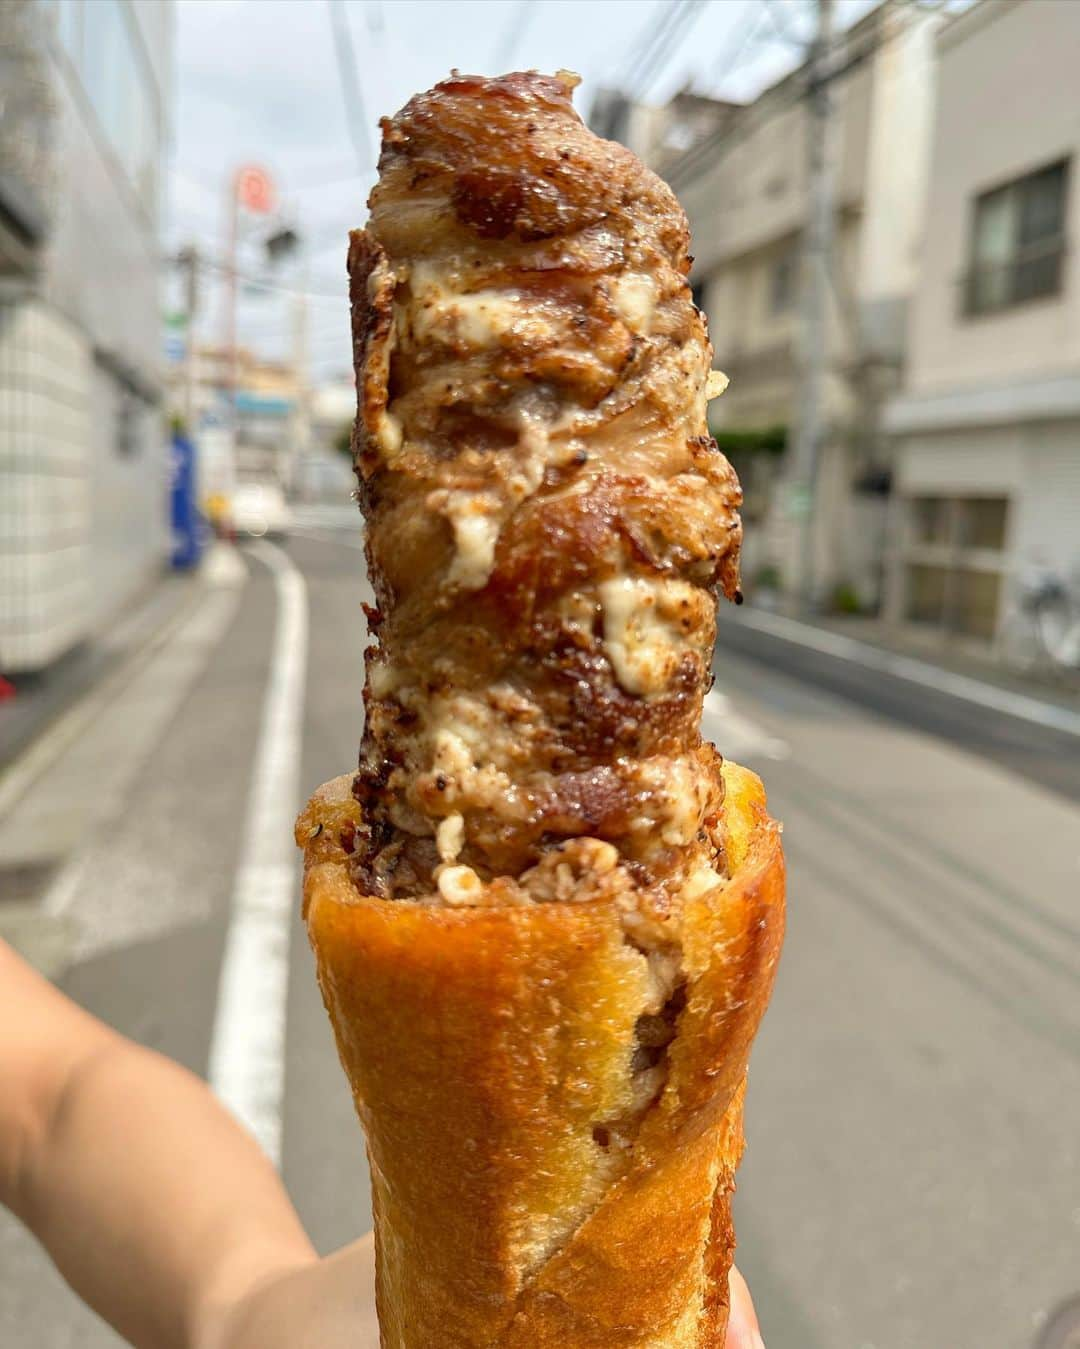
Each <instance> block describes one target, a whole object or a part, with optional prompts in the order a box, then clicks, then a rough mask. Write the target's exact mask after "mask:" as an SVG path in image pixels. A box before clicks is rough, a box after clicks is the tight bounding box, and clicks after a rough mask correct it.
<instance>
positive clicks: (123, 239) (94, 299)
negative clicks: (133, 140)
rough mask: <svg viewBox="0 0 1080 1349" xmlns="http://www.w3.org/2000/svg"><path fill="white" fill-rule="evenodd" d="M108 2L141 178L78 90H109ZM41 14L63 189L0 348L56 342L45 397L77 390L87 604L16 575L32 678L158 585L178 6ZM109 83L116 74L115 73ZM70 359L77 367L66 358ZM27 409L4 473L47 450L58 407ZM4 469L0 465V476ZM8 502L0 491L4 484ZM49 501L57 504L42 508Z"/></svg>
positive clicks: (68, 3) (12, 434)
mask: <svg viewBox="0 0 1080 1349" xmlns="http://www.w3.org/2000/svg"><path fill="white" fill-rule="evenodd" d="M106 3H109V4H110V6H111V8H110V10H109V11H108V13H109V16H110V18H109V22H111V23H112V24H113V30H112V31H113V32H115V31H116V25H117V24H123V25H127V26H126V28H123V29H122V30H121V31H122V32H124V33H125V34H126V35H127V37H126V42H127V46H126V47H125V48H124V50H125V52H126V53H128V54H130V55H132V58H133V61H134V63H135V66H136V68H137V69H138V70H140V71H141V72H142V81H143V82H142V85H141V88H143V89H144V90H145V91H146V96H145V98H144V100H143V103H142V105H141V106H142V107H144V108H145V110H146V118H145V119H144V123H143V124H142V125H141V126H139V127H134V128H133V127H132V125H131V123H130V121H128V122H126V123H125V122H120V123H119V125H120V127H121V130H122V132H123V133H124V134H127V133H131V134H134V135H135V136H137V137H138V136H141V137H143V138H144V139H143V141H142V142H141V144H142V145H143V146H145V147H147V155H145V156H144V157H143V158H144V160H147V162H148V163H149V164H150V167H151V169H152V172H151V173H150V175H149V176H147V174H145V173H144V174H143V175H142V176H141V177H138V178H136V177H134V176H133V174H132V172H131V168H130V161H129V162H128V163H127V164H125V161H124V158H123V154H122V147H119V146H118V144H117V142H116V139H115V125H116V124H115V122H114V135H113V136H112V137H110V135H109V134H108V128H107V127H106V125H105V122H104V120H103V116H102V114H101V108H100V104H95V103H94V102H93V101H92V99H91V97H90V93H89V92H88V82H93V81H95V80H96V81H97V86H98V89H99V97H100V89H101V87H102V84H103V81H104V85H105V87H106V89H108V88H109V87H110V81H109V80H105V78H104V76H103V74H102V69H101V66H100V62H98V63H97V65H96V66H95V63H94V60H93V59H92V58H91V56H90V53H92V52H94V51H95V50H97V48H95V43H98V44H99V45H100V32H101V29H100V28H98V27H97V26H98V25H100V24H102V23H103V22H104V16H105V13H106V11H105V8H104V6H105V4H106ZM41 16H42V20H43V30H42V41H43V43H44V45H45V46H46V48H47V51H48V54H49V69H50V71H51V78H52V84H53V91H54V102H55V107H56V123H55V128H54V132H53V155H54V170H55V173H54V176H55V179H56V182H57V183H58V185H59V190H57V191H56V192H55V193H54V194H53V200H52V201H51V202H50V203H49V205H50V217H51V218H50V230H49V238H48V243H47V246H46V248H45V251H44V256H43V258H42V265H41V267H40V269H39V272H38V274H37V276H36V277H33V278H28V280H27V282H26V289H25V293H24V294H23V296H22V297H21V298H18V297H16V298H15V299H14V301H13V304H14V305H15V306H16V307H20V306H21V307H23V308H24V309H25V310H26V321H25V322H20V321H19V318H18V316H17V315H14V314H12V315H9V320H10V321H9V324H8V337H7V340H8V343H9V345H10V346H11V348H12V350H13V351H15V352H16V354H17V350H18V348H19V346H20V343H21V344H22V346H23V347H24V348H25V351H24V353H23V355H22V356H17V361H18V362H21V365H19V368H20V369H28V366H27V361H28V360H31V359H32V360H37V359H38V358H37V356H36V355H35V354H34V352H35V344H36V345H40V341H39V338H38V336H36V334H39V333H40V332H47V333H48V334H51V336H50V338H49V341H48V343H46V345H48V346H49V347H50V350H52V351H53V352H55V351H59V350H61V348H63V349H64V350H66V351H68V356H69V358H70V359H69V360H68V365H69V367H70V370H69V372H68V374H64V373H63V372H61V371H57V370H55V369H54V370H53V374H52V376H51V377H50V378H51V379H52V387H60V386H63V387H65V388H69V391H70V388H74V387H76V386H77V387H78V390H79V394H78V397H79V400H80V404H81V406H83V407H84V408H85V417H84V419H83V421H82V423H81V426H82V430H81V432H80V435H81V436H82V437H83V442H82V444H81V446H80V447H79V458H80V468H79V481H80V484H81V487H80V493H81V495H80V500H81V502H82V506H81V508H80V509H81V519H80V523H79V529H78V532H79V535H80V539H81V543H80V547H81V548H82V549H83V550H84V552H83V554H82V555H81V556H80V562H79V565H78V571H79V573H80V581H79V584H80V585H81V586H82V587H83V590H84V592H85V593H83V594H82V595H81V598H80V599H79V602H78V603H74V602H72V600H71V595H70V591H71V585H72V584H73V583H72V582H70V581H69V580H66V579H65V581H64V583H63V585H61V584H60V580H59V578H60V577H61V575H62V574H64V575H66V571H65V568H63V567H61V566H60V564H59V562H57V564H56V565H53V564H51V563H50V564H48V565H46V564H45V563H44V562H42V563H41V566H39V567H37V569H36V570H35V571H34V576H35V577H36V578H37V579H36V582H35V584H34V585H30V584H29V580H28V578H29V576H30V573H29V572H27V573H26V574H25V576H24V578H23V580H24V582H25V584H24V585H23V587H22V589H21V590H20V594H21V596H22V599H21V601H20V603H21V606H22V607H21V609H20V611H19V613H18V614H9V615H8V618H7V620H6V623H7V627H8V631H9V632H12V631H15V630H16V629H17V630H18V631H19V632H21V633H23V634H24V636H25V635H26V634H27V633H30V632H31V630H32V629H33V628H34V625H35V624H37V625H38V627H39V628H40V633H39V634H38V636H37V637H35V638H34V639H33V640H32V641H29V644H27V642H25V641H24V642H23V644H22V646H21V647H20V650H23V651H24V652H25V658H20V659H21V660H22V664H23V665H24V666H27V668H29V665H40V664H42V663H44V662H45V661H47V660H49V659H52V658H54V657H55V656H57V655H59V654H61V653H62V651H63V650H64V649H66V647H68V646H70V645H71V644H72V643H73V642H75V641H77V640H80V639H81V638H84V637H88V636H92V635H93V634H94V632H95V631H98V630H99V629H100V627H101V625H102V624H103V623H106V622H107V621H109V620H110V619H111V617H112V616H113V615H115V614H116V612H117V611H118V610H119V609H120V608H121V607H122V606H123V605H124V604H125V603H126V602H128V601H129V600H130V599H131V597H132V596H133V595H135V594H136V593H137V592H138V591H139V590H141V589H142V588H144V587H145V586H146V585H147V584H148V583H149V582H150V581H151V580H152V578H153V577H154V576H156V575H157V574H159V573H160V570H161V568H162V567H163V565H164V564H165V561H166V558H167V555H168V546H169V534H168V524H167V521H168V514H167V512H168V496H167V493H168V438H167V429H166V425H165V420H164V408H163V405H162V404H155V403H154V402H153V401H152V400H153V394H154V391H155V390H156V389H157V388H158V386H159V384H160V372H159V350H160V322H161V320H160V300H159V290H160V281H161V261H160V244H159V238H158V223H159V219H158V217H159V203H160V182H161V173H162V164H163V152H164V129H165V126H166V124H167V113H168V104H169V95H170V81H171V76H170V74H169V72H170V69H171V60H172V29H173V7H172V4H171V0H119V5H115V4H114V3H113V0H83V3H82V4H81V7H80V5H79V0H59V5H57V4H50V5H42V6H41ZM92 26H93V27H92ZM112 74H113V77H115V75H116V69H115V67H113V68H112ZM155 145H156V151H155V153H154V154H153V155H152V156H151V155H150V149H151V148H152V147H154V146H155ZM148 156H149V158H147V157H148ZM155 179H156V186H155ZM60 335H62V336H60ZM54 339H55V340H54ZM27 343H29V345H27ZM76 349H77V350H78V356H77V358H76V357H75V356H74V355H72V352H73V351H74V350H76ZM13 359H16V358H15V357H13ZM39 364H40V362H39ZM76 367H77V369H76ZM11 368H12V369H14V368H15V367H14V366H12V367H11ZM20 378H21V377H20ZM27 380H30V382H31V383H32V379H31V377H30V376H29V375H27V376H26V377H25V379H24V381H23V385H20V386H19V387H14V386H13V387H12V388H11V389H10V394H11V397H13V398H19V397H23V396H24V395H25V393H26V390H27V388H28V387H29V386H28V385H27V384H26V381H27ZM24 386H25V387H24ZM69 386H70V387H69ZM65 396H66V395H65ZM54 401H55V400H54ZM35 407H36V408H37V414H35V415H38V414H40V419H41V420H39V421H34V420H33V419H32V418H31V419H29V420H28V419H27V418H26V417H22V418H20V419H19V420H18V422H17V423H16V422H9V423H8V424H7V426H6V427H5V426H4V424H3V423H0V438H2V439H3V441H4V444H3V445H0V461H6V462H9V463H13V462H15V461H16V460H18V462H20V463H25V462H27V460H28V459H29V461H30V462H31V463H32V462H33V460H34V447H35V446H40V445H45V444H47V443H50V442H51V440H52V439H54V438H55V433H54V429H53V422H54V420H55V415H58V414H56V408H55V407H53V406H52V405H51V404H48V405H47V402H43V401H42V400H41V399H38V400H37V402H36V403H35ZM34 471H35V472H36V473H37V474H38V477H39V478H40V481H39V482H38V483H37V484H36V486H34V487H33V489H32V491H33V496H34V499H35V501H36V503H37V506H36V507H35V509H38V511H39V514H40V512H41V511H47V510H48V509H56V510H57V511H58V512H59V513H60V514H63V513H64V508H63V506H62V505H61V501H60V496H63V490H62V487H61V484H60V481H59V478H58V476H57V474H56V473H53V472H52V469H51V468H50V465H49V462H48V461H47V460H45V459H43V460H41V462H40V465H39V467H38V468H37V469H35V470H34ZM5 473H6V470H5V469H4V467H3V465H2V463H0V476H3V475H4V474H5ZM3 490H5V484H4V483H3V482H0V491H3ZM9 490H13V489H9ZM21 490H23V492H24V493H30V492H31V487H30V484H29V483H28V482H23V483H22V484H21ZM58 493H59V494H60V495H59V496H58V495H57V494H58ZM27 499H29V497H27ZM64 500H67V498H66V497H65V498H64ZM48 501H52V502H53V506H51V507H50V506H47V504H46V503H47V502H48ZM68 561H70V558H69V559H68ZM58 605H66V606H68V609H69V613H68V616H67V621H66V622H65V623H63V624H58V623H57V622H55V621H54V618H55V613H56V611H57V606H58ZM4 622H5V620H3V619H2V618H0V663H4V664H5V665H6V668H8V669H14V668H16V667H17V662H16V661H14V660H13V659H12V657H11V655H10V645H11V644H10V642H9V643H8V644H7V645H8V647H9V654H8V655H5V654H4V649H3V648H4V645H5V642H4V637H5V632H4ZM20 640H22V639H20ZM27 663H29V665H27Z"/></svg>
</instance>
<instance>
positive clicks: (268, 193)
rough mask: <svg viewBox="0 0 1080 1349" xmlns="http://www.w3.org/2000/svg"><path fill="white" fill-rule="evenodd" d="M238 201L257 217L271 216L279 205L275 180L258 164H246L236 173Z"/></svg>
mask: <svg viewBox="0 0 1080 1349" xmlns="http://www.w3.org/2000/svg"><path fill="white" fill-rule="evenodd" d="M236 200H237V201H238V202H239V203H240V205H241V206H243V207H244V208H245V209H246V210H248V211H252V212H254V213H255V214H256V215H269V214H270V212H271V211H272V210H273V209H274V207H275V206H276V205H277V190H276V189H275V187H274V180H273V179H272V178H271V177H270V175H269V173H267V171H266V170H265V169H263V168H260V167H259V166H258V165H257V164H245V165H244V167H243V168H241V169H237V171H236Z"/></svg>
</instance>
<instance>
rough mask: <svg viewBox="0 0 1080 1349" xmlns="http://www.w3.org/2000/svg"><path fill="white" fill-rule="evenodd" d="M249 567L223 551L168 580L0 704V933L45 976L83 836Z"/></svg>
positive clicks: (116, 795) (105, 819)
mask: <svg viewBox="0 0 1080 1349" xmlns="http://www.w3.org/2000/svg"><path fill="white" fill-rule="evenodd" d="M246 576H247V570H246V568H245V566H244V563H243V562H242V560H241V559H240V558H239V557H238V556H237V555H236V554H235V553H234V552H233V551H232V550H231V549H224V550H223V551H222V552H221V553H211V554H210V555H209V556H208V558H207V561H206V562H205V563H204V566H203V568H202V570H201V572H200V573H197V574H194V575H186V576H170V577H166V578H164V579H163V580H162V582H161V583H160V584H159V585H157V586H155V587H154V589H153V590H152V591H151V592H150V593H149V594H148V595H147V596H145V597H144V599H143V602H142V603H141V604H139V605H137V606H136V607H135V608H133V609H132V611H131V612H130V613H129V614H126V615H125V616H124V617H123V619H122V620H121V621H120V622H119V623H117V625H116V626H115V627H114V628H113V629H112V630H111V631H110V632H109V633H108V634H106V635H105V636H104V637H103V638H102V639H101V640H100V641H99V642H97V643H95V644H93V646H92V647H91V646H88V647H87V649H86V650H84V651H82V652H79V653H76V655H75V657H74V658H72V659H70V660H69V661H66V662H63V663H62V665H61V667H55V668H54V669H52V670H50V671H48V672H47V674H46V675H45V676H43V677H42V678H41V679H40V680H39V681H36V682H35V683H34V684H32V685H31V687H30V688H29V689H28V690H26V691H25V701H23V698H24V695H23V694H20V695H19V697H18V698H17V699H15V700H14V701H13V702H11V703H9V704H7V705H6V706H4V707H3V708H2V709H0V711H2V712H3V714H4V715H3V720H2V722H0V737H2V740H0V744H2V745H3V749H4V751H5V753H6V755H8V756H9V757H8V758H7V761H6V763H4V764H3V766H2V768H0V936H3V937H4V938H5V939H7V940H8V941H10V942H11V943H12V944H13V945H14V946H16V948H17V949H19V950H21V951H22V952H23V954H24V955H26V956H27V958H28V959H30V960H31V962H32V963H33V964H35V965H37V966H38V967H39V968H41V969H43V970H44V971H46V972H47V973H50V974H53V973H55V972H57V971H58V970H60V969H62V968H63V967H64V965H65V964H66V963H67V961H68V960H69V958H70V957H71V956H72V954H73V953H74V952H75V944H76V943H75V937H76V932H75V928H74V927H73V926H72V924H71V923H70V921H69V915H68V912H67V911H68V908H69V907H70V900H71V897H72V895H73V894H74V893H75V892H77V890H78V889H79V887H80V884H81V881H82V877H81V875H80V872H79V865H78V864H79V859H80V858H81V857H82V856H83V855H84V851H85V843H86V840H87V839H88V838H90V837H92V836H94V835H95V834H97V835H100V834H101V832H102V831H103V830H104V829H107V828H108V827H110V826H111V825H112V824H114V823H115V818H114V817H118V816H119V814H120V812H121V811H122V809H123V808H124V805H125V802H126V800H127V792H128V789H129V787H130V784H131V782H132V781H133V780H134V777H135V775H136V774H137V772H138V771H139V769H140V767H141V766H142V765H143V763H145V761H146V758H147V756H148V754H150V753H151V752H152V751H153V749H154V746H155V744H156V743H157V741H158V740H159V739H160V737H161V735H162V734H163V731H164V728H165V727H167V725H168V724H169V723H170V721H171V719H172V717H173V715H174V713H175V711H176V709H177V707H178V706H179V705H180V704H181V702H182V700H183V698H184V697H185V695H186V693H187V692H188V690H189V689H190V687H191V686H192V683H193V682H194V680H195V679H197V678H198V676H199V674H200V672H201V670H202V668H203V666H204V665H205V662H206V660H207V659H208V658H209V655H210V653H211V652H212V651H213V650H214V648H215V647H216V645H217V642H218V641H219V639H220V636H221V635H222V633H223V632H224V631H225V629H226V628H227V626H228V624H229V623H230V621H231V618H232V615H233V613H234V611H235V608H236V604H237V602H238V599H239V593H240V589H241V587H242V585H243V582H244V580H245V579H246ZM20 702H21V704H22V705H21V706H20Z"/></svg>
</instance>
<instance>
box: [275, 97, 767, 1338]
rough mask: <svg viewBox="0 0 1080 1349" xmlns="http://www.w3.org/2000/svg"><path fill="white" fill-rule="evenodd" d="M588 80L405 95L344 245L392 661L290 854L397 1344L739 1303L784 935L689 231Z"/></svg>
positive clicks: (654, 1324)
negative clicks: (762, 1063)
mask: <svg viewBox="0 0 1080 1349" xmlns="http://www.w3.org/2000/svg"><path fill="white" fill-rule="evenodd" d="M573 84H574V81H573V79H572V78H571V77H567V76H558V77H555V78H547V77H543V76H540V75H536V74H528V75H511V76H507V77H505V78H503V79H477V78H466V77H459V76H454V77H452V78H451V79H450V80H447V81H445V82H444V83H443V84H441V85H439V86H437V87H436V88H435V89H434V90H432V91H431V92H429V93H427V94H424V95H421V96H419V97H417V98H415V99H413V100H412V102H410V103H409V104H408V106H407V107H406V108H405V109H404V110H403V111H402V112H401V113H400V114H399V115H398V116H397V117H396V118H394V119H391V120H387V121H386V122H384V124H383V131H384V139H383V153H382V157H381V160H380V166H379V167H380V180H379V184H378V186H377V187H376V189H375V191H374V192H373V194H372V198H371V203H370V205H371V221H370V224H369V226H368V228H367V230H365V231H363V232H360V233H355V234H354V235H353V237H352V244H351V248H350V254H349V271H350V280H351V293H352V305H353V332H354V344H355V360H356V370H357V387H358V394H359V416H358V418H357V426H356V433H355V437H354V449H355V454H356V462H357V472H358V478H359V482H360V499H361V505H362V508H363V510H364V514H365V517H366V521H367V552H368V564H369V569H370V572H371V577H372V582H373V585H374V588H375V593H376V600H377V606H376V608H375V609H374V610H372V611H371V612H370V613H369V622H370V624H371V627H372V631H373V634H374V636H375V637H376V639H377V644H376V645H374V646H372V647H371V648H370V649H369V651H368V653H367V680H366V686H365V692H364V700H365V711H366V720H365V728H364V738H363V743H362V746H361V754H360V771H359V773H358V774H357V776H356V777H355V779H339V780H337V781H336V782H334V783H330V784H328V785H327V786H326V787H325V788H323V789H322V790H321V791H320V792H319V793H317V794H316V796H315V797H314V798H313V799H312V802H311V803H310V805H309V807H308V809H307V811H306V812H305V813H304V815H302V816H301V819H300V821H299V822H298V827H297V839H298V842H299V843H300V844H301V845H302V846H303V847H304V848H305V860H306V872H305V912H306V915H307V922H308V931H309V935H310V937H311V941H312V945H313V947H314V949H315V954H316V959H317V965H318V973H319V980H320V984H321V986H322V990H323V995H324V998H325V1000H326V1004H327V1007H328V1009H329V1012H330V1015H331V1019H332V1021H333V1024H334V1029H335V1033H336V1036H337V1041H338V1047H339V1051H340V1054H341V1059H342V1063H343V1065H344V1067H345V1070H346V1072H347V1074H348V1076H349V1080H350V1083H351V1084H352V1088H353V1092H354V1095H355V1098H356V1103H357V1108H358V1111H359V1113H360V1117H361V1120H362V1122H363V1124H364V1127H365V1130H366V1133H367V1139H368V1152H369V1157H370V1161H371V1170H372V1184H373V1194H374V1201H375V1219H376V1247H377V1278H378V1301H379V1318H380V1326H381V1334H382V1343H383V1345H384V1346H386V1347H387V1349H429V1346H436V1345H437V1346H440V1347H442V1346H446V1349H451V1347H452V1346H461V1347H462V1349H467V1347H471V1346H482V1345H484V1346H486V1345H506V1346H522V1347H523V1349H524V1346H543V1345H552V1346H555V1345H560V1346H582V1347H583V1349H584V1346H608V1345H611V1346H615V1345H625V1346H637V1345H641V1346H644V1345H650V1346H657V1347H659V1346H666V1347H672V1346H706V1345H716V1346H720V1345H722V1343H723V1335H724V1327H725V1325H726V1317H727V1273H728V1269H729V1267H730V1262H731V1251H732V1246H733V1236H732V1231H731V1222H730V1212H729V1199H730V1193H731V1189H732V1186H733V1176H734V1170H735V1166H736V1164H737V1162H738V1158H739V1154H740V1151H741V1146H742V1130H741V1124H742V1120H741V1113H742V1094H743V1084H744V1079H745V1073H746V1062H747V1056H748V1052H749V1047H750V1042H751V1039H752V1037H753V1035H754V1032H755V1030H756V1028H757V1024H758V1021H759V1019H760V1016H761V1013H762V1011H763V1009H764V1006H765V1003H766V1002H767V1000H768V995H769V991H770V989H771V984H772V978H773V973H774V969H775V964H776V959H777V955H778V950H779V944H780V940H781V936H782V929H783V861H782V855H781V851H780V845H779V832H778V829H777V827H776V826H775V825H774V824H772V822H771V821H769V819H768V816H767V814H766V812H765V799H764V793H763V791H762V789H761V785H760V783H759V782H758V780H757V779H756V778H755V777H754V776H753V774H750V773H748V772H746V771H745V770H742V769H738V768H736V767H735V766H734V765H730V764H726V765H725V764H722V762H721V759H720V756H719V754H718V753H717V752H716V750H715V749H714V748H713V746H711V745H708V744H706V743H703V742H702V739H701V735H700V717H701V708H702V698H703V695H704V692H705V689H706V687H707V685H708V682H709V680H710V677H711V676H710V668H711V655H712V646H713V641H714V636H715V603H716V594H717V592H718V590H722V591H724V592H725V593H726V594H728V595H729V596H732V597H733V596H734V595H735V594H736V588H737V576H738V546H739V538H740V527H739V520H738V514H737V508H738V504H739V490H738V484H737V482H736V480H735V477H734V474H733V473H732V471H731V469H730V467H729V465H728V464H727V462H726V460H725V459H724V458H723V456H722V455H720V454H719V453H718V451H717V449H716V446H715V444H714V443H713V442H712V440H711V439H710V437H709V435H708V429H707V423H706V417H705V407H706V394H707V384H708V381H709V367H710V364H711V350H710V348H709V344H708V341H707V337H706V334H705V329H704V323H703V320H702V317H701V315H700V314H699V313H698V311H697V310H696V309H695V307H694V305H693V303H692V301H691V297H690V290H689V286H688V284H687V280H686V277H687V272H688V270H689V259H688V256H687V242H688V235H687V228H686V222H685V219H684V217H683V215H682V212H681V211H680V209H679V207H678V204H677V203H676V202H675V200H674V198H673V196H672V195H671V193H670V191H669V190H668V189H667V188H666V187H665V186H664V185H663V184H662V183H661V182H660V181H659V180H658V179H657V178H656V177H654V176H653V175H652V174H650V173H649V172H648V171H647V170H645V169H644V168H643V167H642V165H641V164H640V163H639V162H638V161H637V160H636V159H635V158H634V157H633V156H632V155H631V154H630V153H629V152H628V151H626V150H624V149H622V148H621V147H619V146H616V145H613V144H610V143H608V142H605V141H602V140H599V139H598V138H597V137H595V136H594V135H592V133H590V132H589V131H588V130H587V129H586V128H585V127H584V125H583V124H582V123H581V121H580V120H579V119H578V117H577V116H576V114H575V113H574V111H573V108H572V106H571V102H570V93H571V90H572V88H573Z"/></svg>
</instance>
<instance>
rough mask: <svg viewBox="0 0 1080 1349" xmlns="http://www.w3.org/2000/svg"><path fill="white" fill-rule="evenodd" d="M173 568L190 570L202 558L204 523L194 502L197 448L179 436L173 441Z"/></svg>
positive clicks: (174, 437) (171, 509) (171, 514)
mask: <svg viewBox="0 0 1080 1349" xmlns="http://www.w3.org/2000/svg"><path fill="white" fill-rule="evenodd" d="M170 519H171V523H172V565H173V567H174V568H175V569H176V570H177V571H188V570H189V569H190V568H191V567H195V566H197V565H198V562H199V558H200V556H201V555H202V543H203V522H202V517H201V515H200V514H199V508H198V504H197V503H196V501H195V445H194V442H192V441H190V440H189V439H188V438H187V436H182V435H180V434H179V433H176V434H174V435H173V438H172V492H171V503H170Z"/></svg>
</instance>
